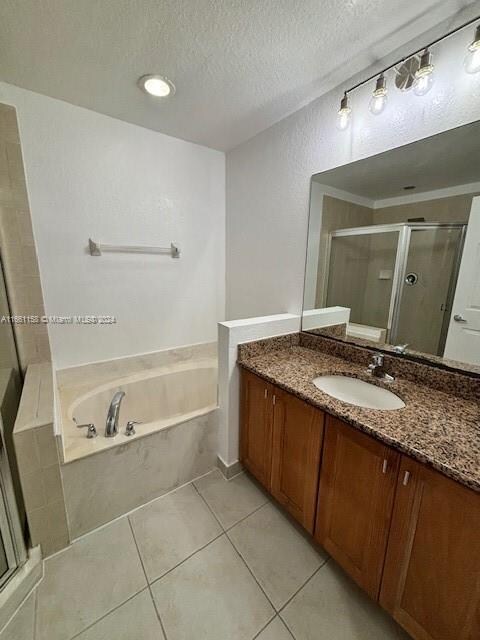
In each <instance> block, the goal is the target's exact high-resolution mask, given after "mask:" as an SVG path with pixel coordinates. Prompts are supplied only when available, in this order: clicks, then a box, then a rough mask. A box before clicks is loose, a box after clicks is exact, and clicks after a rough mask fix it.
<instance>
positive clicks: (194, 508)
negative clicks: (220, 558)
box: [130, 484, 222, 582]
mask: <svg viewBox="0 0 480 640" xmlns="http://www.w3.org/2000/svg"><path fill="white" fill-rule="evenodd" d="M130 522H131V523H132V527H133V533H134V535H135V539H136V541H137V545H138V549H139V551H140V555H141V556H142V560H143V565H144V567H145V571H146V574H147V577H148V579H149V581H150V582H153V581H154V580H155V579H157V578H159V577H160V576H162V575H163V574H164V573H166V572H167V571H169V570H170V569H172V568H173V567H175V566H176V565H177V564H179V563H180V562H182V560H185V558H187V557H188V556H190V555H191V554H192V553H194V552H195V551H197V550H198V549H200V548H201V547H203V546H205V545H206V544H208V543H209V542H211V541H212V540H213V539H214V538H216V537H217V536H218V535H220V534H221V533H222V528H221V527H220V525H219V524H218V522H217V521H216V520H215V518H214V517H213V515H212V514H211V512H210V510H209V508H208V507H207V505H206V504H205V502H204V501H203V500H202V498H201V497H200V496H199V495H198V493H197V491H196V490H195V489H194V487H193V486H192V485H191V484H189V485H187V486H186V487H182V488H181V489H178V490H177V491H174V492H173V493H170V494H168V495H166V496H164V497H162V498H159V499H158V500H155V502H152V503H150V504H149V505H147V506H145V507H143V508H142V509H139V510H138V511H136V512H135V513H133V514H132V515H131V516H130Z"/></svg>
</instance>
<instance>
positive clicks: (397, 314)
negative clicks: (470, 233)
mask: <svg viewBox="0 0 480 640" xmlns="http://www.w3.org/2000/svg"><path fill="white" fill-rule="evenodd" d="M465 229H466V225H465V224H458V223H446V224H443V223H426V222H407V223H399V224H381V225H374V226H364V227H355V228H352V229H339V230H337V231H333V232H332V233H331V234H330V235H329V242H328V255H327V265H328V272H327V279H326V287H325V293H324V305H325V306H327V307H330V306H336V305H339V306H343V307H349V308H350V309H351V312H350V321H351V322H353V323H356V324H360V325H365V326H368V327H378V328H381V329H385V330H386V334H387V342H388V343H391V344H401V343H405V344H409V347H410V348H411V349H414V350H416V351H423V352H426V353H430V354H434V355H439V356H441V355H442V354H443V350H444V347H445V340H446V333H447V330H448V325H449V320H450V311H451V305H452V301H453V295H454V293H455V285H456V281H457V276H458V269H459V265H460V259H461V255H462V250H463V241H464V236H465Z"/></svg>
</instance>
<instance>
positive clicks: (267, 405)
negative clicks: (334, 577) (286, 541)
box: [240, 371, 324, 533]
mask: <svg viewBox="0 0 480 640" xmlns="http://www.w3.org/2000/svg"><path fill="white" fill-rule="evenodd" d="M241 376H242V377H241V394H242V399H241V418H240V421H241V429H240V460H241V462H242V464H243V465H244V466H245V467H246V468H247V469H248V471H250V473H252V475H254V476H255V478H257V480H258V481H259V482H261V484H262V485H263V486H264V487H265V488H266V489H268V491H270V493H271V494H272V495H273V496H274V498H276V499H277V500H278V502H280V503H281V504H282V505H283V506H284V507H285V509H286V510H287V511H288V512H289V513H290V514H291V515H292V516H293V517H294V518H295V519H296V520H298V522H299V523H300V524H301V525H303V526H304V527H305V529H307V531H309V532H310V533H313V527H314V522H315V509H316V504H317V490H318V474H319V468H320V455H321V450H322V439H323V419H324V414H323V412H322V411H319V410H318V409H315V408H314V407H312V406H311V405H309V404H307V403H306V402H303V401H302V400H299V399H298V398H296V397H295V396H293V395H292V394H290V393H285V392H284V391H282V390H281V389H279V388H278V387H275V386H273V385H271V384H268V383H266V382H264V381H263V380H262V379H261V378H259V377H257V376H256V375H254V374H252V373H250V372H249V371H242V374H241Z"/></svg>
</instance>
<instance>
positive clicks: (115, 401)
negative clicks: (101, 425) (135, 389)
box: [105, 391, 125, 438]
mask: <svg viewBox="0 0 480 640" xmlns="http://www.w3.org/2000/svg"><path fill="white" fill-rule="evenodd" d="M124 396H125V391H117V392H116V393H115V395H114V396H113V398H112V401H111V403H110V406H109V407H108V413H107V421H106V423H105V437H106V438H114V437H115V436H116V435H117V433H118V416H119V414H120V405H121V404H122V400H123V398H124Z"/></svg>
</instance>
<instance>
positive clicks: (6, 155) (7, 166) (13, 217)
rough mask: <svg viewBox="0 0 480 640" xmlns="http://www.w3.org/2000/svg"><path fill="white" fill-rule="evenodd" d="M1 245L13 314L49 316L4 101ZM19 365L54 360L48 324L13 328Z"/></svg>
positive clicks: (15, 135)
mask: <svg viewBox="0 0 480 640" xmlns="http://www.w3.org/2000/svg"><path fill="white" fill-rule="evenodd" d="M0 243H1V247H2V256H1V257H2V261H3V266H4V271H5V280H6V284H7V287H8V292H9V299H10V306H11V312H12V314H13V315H17V316H24V315H25V316H30V315H32V316H42V315H45V308H44V303H43V294H42V287H41V283H40V273H39V268H38V259H37V252H36V249H35V241H34V236H33V229H32V221H31V217H30V207H29V202H28V194H27V186H26V181H25V173H24V169H23V159H22V150H21V145H20V137H19V132H18V125H17V116H16V111H15V109H14V108H13V107H10V106H7V105H4V104H0ZM14 331H15V337H16V340H17V346H18V352H19V358H20V364H21V367H22V369H24V370H25V369H26V368H27V366H28V365H29V364H33V363H39V362H45V361H50V360H51V354H50V343H49V340H48V332H47V326H46V325H45V324H23V325H15V326H14Z"/></svg>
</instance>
